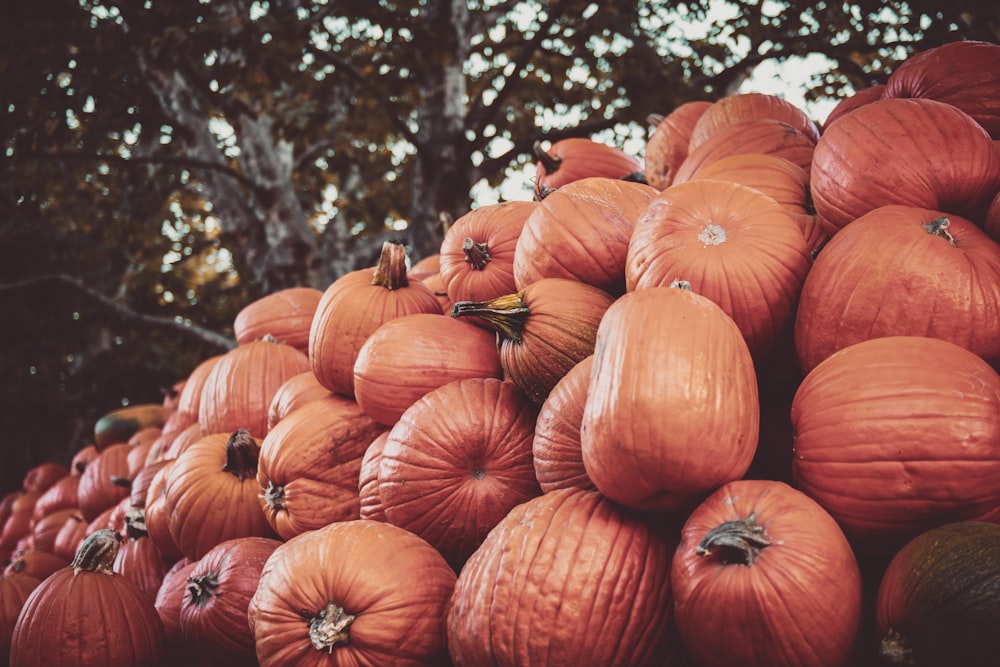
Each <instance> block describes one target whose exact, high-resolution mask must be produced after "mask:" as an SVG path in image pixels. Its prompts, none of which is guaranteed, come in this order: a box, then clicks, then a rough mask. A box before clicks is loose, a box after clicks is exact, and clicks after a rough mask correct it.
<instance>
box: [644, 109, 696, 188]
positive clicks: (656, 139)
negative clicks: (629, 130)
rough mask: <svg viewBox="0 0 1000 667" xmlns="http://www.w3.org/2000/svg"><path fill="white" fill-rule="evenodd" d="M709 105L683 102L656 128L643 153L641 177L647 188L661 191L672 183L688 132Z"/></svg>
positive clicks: (684, 151)
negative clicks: (647, 185)
mask: <svg viewBox="0 0 1000 667" xmlns="http://www.w3.org/2000/svg"><path fill="white" fill-rule="evenodd" d="M712 104H713V102H708V101H706V100H695V101H693V102H685V103H684V104H682V105H680V106H679V107H677V108H676V109H674V110H673V111H671V112H670V113H669V114H667V115H666V116H665V117H664V118H663V119H662V120H661V121H660V122H659V123H657V124H656V127H655V128H654V129H653V133H652V134H651V135H650V137H649V139H648V140H646V150H645V152H644V153H643V173H644V174H645V176H646V183H648V184H649V185H650V186H651V187H654V188H656V189H657V190H665V189H667V188H668V187H669V186H670V185H671V184H672V183H673V180H674V174H675V173H676V171H677V168H678V167H679V166H680V164H681V163H682V162H684V158H686V157H687V154H688V144H689V143H690V141H691V131H692V130H693V129H694V126H695V124H697V122H698V119H699V118H701V115H702V114H703V113H705V111H706V110H708V108H709V107H711V106H712Z"/></svg>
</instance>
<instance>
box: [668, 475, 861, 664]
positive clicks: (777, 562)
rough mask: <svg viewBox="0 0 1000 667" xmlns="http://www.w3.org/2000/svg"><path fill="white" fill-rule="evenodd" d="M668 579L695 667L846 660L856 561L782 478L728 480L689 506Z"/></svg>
mask: <svg viewBox="0 0 1000 667" xmlns="http://www.w3.org/2000/svg"><path fill="white" fill-rule="evenodd" d="M670 581H671V585H672V587H673V592H674V616H675V620H676V623H677V630H678V633H679V635H680V639H681V642H682V644H683V645H684V649H685V651H686V653H687V655H689V656H690V657H691V660H692V662H693V664H696V665H698V666H699V667H715V666H719V667H731V666H732V665H746V666H747V667H755V666H760V667H782V666H785V665H787V666H788V667H792V666H795V667H838V666H846V665H852V664H855V663H853V662H852V661H851V659H852V657H853V649H854V645H855V639H856V637H857V635H858V631H859V627H860V620H861V609H862V604H861V599H862V598H861V591H862V587H861V573H860V570H859V568H858V563H857V561H856V560H855V557H854V553H853V552H852V551H851V546H850V544H849V543H848V542H847V539H846V538H845V537H844V534H843V532H841V530H840V528H839V527H838V526H837V522H836V521H834V520H833V518H832V517H831V516H830V515H829V514H828V513H827V512H825V511H824V510H823V508H822V507H820V506H819V505H818V504H816V503H815V502H814V501H813V500H811V499H810V498H809V497H807V496H806V495H805V494H803V493H801V492H800V491H797V490H795V489H794V488H792V487H790V486H789V485H787V484H785V483H783V482H777V481H770V480H736V481H733V482H730V483H728V484H726V485H725V486H723V487H721V488H720V489H718V490H717V491H716V492H715V493H713V494H712V495H711V496H709V497H708V498H706V499H705V500H704V502H702V503H701V504H700V505H698V507H696V508H695V509H694V511H692V512H691V514H690V516H689V517H688V518H687V521H685V523H684V527H683V528H682V530H681V539H680V544H679V546H678V547H677V552H676V553H675V554H674V558H673V561H672V565H671V571H670Z"/></svg>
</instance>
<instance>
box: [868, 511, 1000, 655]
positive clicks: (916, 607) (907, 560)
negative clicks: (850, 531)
mask: <svg viewBox="0 0 1000 667" xmlns="http://www.w3.org/2000/svg"><path fill="white" fill-rule="evenodd" d="M877 614H878V617H877V618H878V628H879V637H880V638H881V644H880V646H879V654H880V656H881V658H882V660H883V662H885V663H886V664H889V665H913V666H915V667H936V666H938V665H940V666H942V667H945V666H948V667H952V666H955V665H962V666H963V667H978V666H985V665H996V664H998V663H997V661H998V659H1000V658H998V656H1000V525H997V524H993V523H986V522H983V521H963V522H958V523H952V524H947V525H944V526H941V527H938V528H934V529H931V530H928V531H926V532H924V533H922V534H920V535H919V536H917V537H915V538H914V539H913V540H911V541H910V542H909V543H907V544H906V545H905V546H904V547H903V548H902V549H900V550H899V552H897V553H896V555H895V556H894V557H893V559H892V561H891V562H890V563H889V566H888V568H887V569H886V571H885V573H884V574H883V576H882V581H881V584H880V586H879V592H878V601H877Z"/></svg>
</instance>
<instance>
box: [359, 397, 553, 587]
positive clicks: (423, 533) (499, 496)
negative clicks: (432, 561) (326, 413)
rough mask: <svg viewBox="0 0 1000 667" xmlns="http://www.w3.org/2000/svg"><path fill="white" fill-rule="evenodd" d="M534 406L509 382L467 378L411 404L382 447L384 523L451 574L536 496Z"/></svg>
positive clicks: (381, 476) (379, 487)
mask: <svg viewBox="0 0 1000 667" xmlns="http://www.w3.org/2000/svg"><path fill="white" fill-rule="evenodd" d="M535 414H536V413H535V407H534V405H533V404H532V403H531V402H530V401H529V400H528V398H527V397H526V396H525V395H524V394H523V393H521V391H520V390H519V389H518V388H517V387H516V386H515V385H514V384H513V383H511V382H502V381H501V380H498V379H496V378H470V379H468V380H459V381H456V382H451V383H449V384H446V385H444V386H442V387H440V388H438V389H435V390H434V391H431V392H429V393H428V394H427V395H425V396H424V397H423V398H421V399H420V400H418V401H417V402H416V403H414V404H413V405H412V406H411V407H410V408H409V409H407V411H406V412H404V413H403V415H402V416H401V417H400V418H399V421H398V422H397V423H396V425H395V426H393V428H392V430H391V431H390V432H389V438H388V440H387V441H386V443H385V447H384V448H383V450H382V455H381V458H380V461H379V470H378V480H379V481H378V493H379V498H380V499H381V501H382V509H383V511H384V512H385V516H386V520H387V521H388V522H389V523H391V524H394V525H396V526H399V527H400V528H404V529H406V530H408V531H410V532H411V533H414V534H415V535H417V536H419V537H422V538H423V539H425V540H427V541H428V542H429V543H430V544H431V545H432V546H433V547H435V548H436V549H437V550H438V551H440V552H441V554H442V555H443V556H444V557H445V560H447V561H448V562H449V563H450V564H451V565H452V566H453V567H454V568H455V569H456V570H458V569H460V568H461V566H462V564H463V563H464V562H465V561H466V559H467V558H468V557H469V556H470V555H471V554H472V552H473V551H475V550H476V548H477V547H478V546H479V545H480V544H481V543H482V541H483V539H485V537H486V534H487V533H488V532H489V531H490V529H492V528H493V527H494V526H495V525H496V524H497V523H498V522H499V521H500V520H501V519H502V518H503V517H504V516H506V514H507V513H508V512H509V511H510V510H511V509H513V508H514V506H515V505H518V504H520V503H522V502H524V501H526V500H529V499H531V498H533V497H535V496H537V495H539V494H541V489H539V487H538V482H537V481H536V479H535V469H534V466H533V465H532V461H531V440H532V436H533V434H534V427H535Z"/></svg>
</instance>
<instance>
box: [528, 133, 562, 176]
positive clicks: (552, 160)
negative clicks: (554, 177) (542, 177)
mask: <svg viewBox="0 0 1000 667" xmlns="http://www.w3.org/2000/svg"><path fill="white" fill-rule="evenodd" d="M531 152H532V153H534V154H535V159H537V160H538V161H539V162H541V163H542V166H543V167H544V168H545V171H546V173H549V174H551V173H552V172H554V171H555V170H556V169H558V168H559V165H561V164H562V160H561V159H560V158H557V157H556V156H555V155H552V154H551V153H546V152H545V149H543V148H542V142H540V141H536V142H535V143H534V144H532V145H531Z"/></svg>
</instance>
